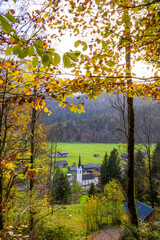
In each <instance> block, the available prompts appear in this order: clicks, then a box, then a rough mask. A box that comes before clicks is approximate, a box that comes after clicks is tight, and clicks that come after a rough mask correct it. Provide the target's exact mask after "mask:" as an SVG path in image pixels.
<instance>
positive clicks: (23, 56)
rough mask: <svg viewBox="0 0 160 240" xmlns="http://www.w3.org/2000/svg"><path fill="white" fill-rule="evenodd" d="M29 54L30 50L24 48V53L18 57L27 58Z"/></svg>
mask: <svg viewBox="0 0 160 240" xmlns="http://www.w3.org/2000/svg"><path fill="white" fill-rule="evenodd" d="M28 54H29V48H28V47H27V48H23V49H22V51H21V52H20V53H19V55H18V57H19V58H25V57H27V56H28Z"/></svg>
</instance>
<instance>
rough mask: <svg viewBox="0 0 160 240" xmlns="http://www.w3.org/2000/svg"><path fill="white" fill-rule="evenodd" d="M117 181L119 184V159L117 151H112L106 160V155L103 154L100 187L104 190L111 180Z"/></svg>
mask: <svg viewBox="0 0 160 240" xmlns="http://www.w3.org/2000/svg"><path fill="white" fill-rule="evenodd" d="M113 178H115V179H117V180H119V181H120V182H121V180H122V178H121V167H120V159H119V154H118V151H117V149H115V148H114V149H113V150H112V151H111V153H110V156H109V158H108V155H107V153H106V154H105V157H104V160H103V162H102V165H101V168H100V187H101V189H103V188H104V186H105V184H106V183H109V181H110V180H111V179H113Z"/></svg>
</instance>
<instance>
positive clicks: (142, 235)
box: [122, 223, 160, 240]
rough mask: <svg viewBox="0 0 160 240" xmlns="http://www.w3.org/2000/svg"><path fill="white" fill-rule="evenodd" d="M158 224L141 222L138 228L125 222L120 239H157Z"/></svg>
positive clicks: (158, 235) (158, 236)
mask: <svg viewBox="0 0 160 240" xmlns="http://www.w3.org/2000/svg"><path fill="white" fill-rule="evenodd" d="M158 239H160V226H159V225H158V224H156V223H141V224H140V226H139V228H137V227H135V226H133V225H131V224H126V226H125V228H124V231H123V233H122V240H158Z"/></svg>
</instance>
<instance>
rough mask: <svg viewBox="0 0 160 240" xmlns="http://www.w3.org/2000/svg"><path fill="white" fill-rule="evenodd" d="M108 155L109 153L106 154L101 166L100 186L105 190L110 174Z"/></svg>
mask: <svg viewBox="0 0 160 240" xmlns="http://www.w3.org/2000/svg"><path fill="white" fill-rule="evenodd" d="M108 164H109V162H108V155H107V153H106V154H105V156H104V160H103V162H102V165H101V168H100V178H99V182H100V188H101V189H102V190H103V188H104V186H105V184H106V183H108V182H109V175H108Z"/></svg>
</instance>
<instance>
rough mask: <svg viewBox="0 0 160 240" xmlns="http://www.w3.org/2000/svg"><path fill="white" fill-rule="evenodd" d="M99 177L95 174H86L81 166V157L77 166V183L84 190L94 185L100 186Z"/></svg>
mask: <svg viewBox="0 0 160 240" xmlns="http://www.w3.org/2000/svg"><path fill="white" fill-rule="evenodd" d="M98 179H99V177H98V176H97V175H95V174H94V173H88V172H84V168H83V165H81V157H80V156H79V162H78V166H77V182H78V183H79V184H80V185H81V186H82V188H89V187H90V185H91V184H92V183H94V185H95V186H96V185H97V184H98Z"/></svg>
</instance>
